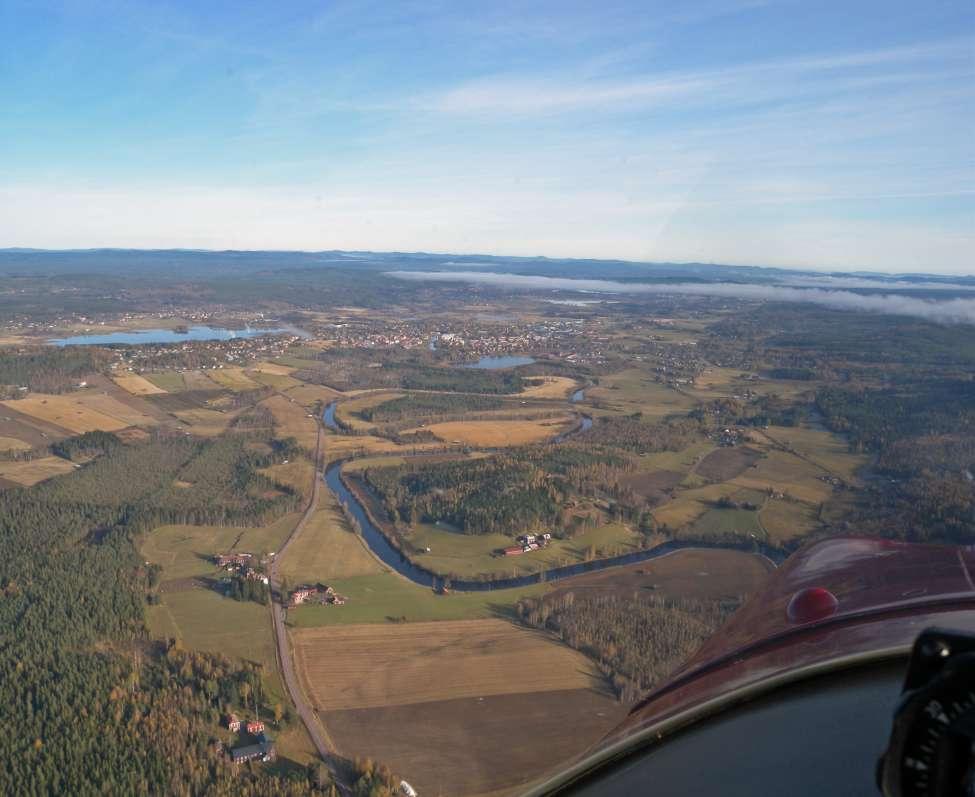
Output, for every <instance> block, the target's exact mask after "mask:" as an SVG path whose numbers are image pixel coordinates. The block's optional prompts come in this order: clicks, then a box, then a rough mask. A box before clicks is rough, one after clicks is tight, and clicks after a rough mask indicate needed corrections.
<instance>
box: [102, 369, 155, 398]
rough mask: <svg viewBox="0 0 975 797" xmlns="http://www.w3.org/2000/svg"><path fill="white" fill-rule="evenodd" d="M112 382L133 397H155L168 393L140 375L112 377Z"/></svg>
mask: <svg viewBox="0 0 975 797" xmlns="http://www.w3.org/2000/svg"><path fill="white" fill-rule="evenodd" d="M112 381H113V382H115V384H116V385H118V386H119V387H120V388H122V389H123V390H125V391H127V392H129V393H131V394H132V395H133V396H154V395H157V394H159V393H165V392H166V391H165V390H163V389H162V388H161V387H159V386H158V385H154V384H153V383H152V382H150V381H149V380H148V379H146V378H145V377H144V376H139V375H138V374H127V375H125V376H115V377H112Z"/></svg>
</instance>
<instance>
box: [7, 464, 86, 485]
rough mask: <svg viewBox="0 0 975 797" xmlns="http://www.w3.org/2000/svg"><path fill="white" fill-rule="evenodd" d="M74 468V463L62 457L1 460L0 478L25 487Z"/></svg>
mask: <svg viewBox="0 0 975 797" xmlns="http://www.w3.org/2000/svg"><path fill="white" fill-rule="evenodd" d="M73 470H74V465H72V464H71V463H70V462H68V461H67V460H66V459H61V457H39V458H38V459H32V460H30V461H26V462H2V461H0V479H4V480H6V481H11V482H14V483H15V484H19V485H21V486H23V487H30V486H31V485H33V484H37V483H38V482H42V481H44V480H45V479H50V478H51V477H52V476H60V475H61V474H62V473H70V472H71V471H73Z"/></svg>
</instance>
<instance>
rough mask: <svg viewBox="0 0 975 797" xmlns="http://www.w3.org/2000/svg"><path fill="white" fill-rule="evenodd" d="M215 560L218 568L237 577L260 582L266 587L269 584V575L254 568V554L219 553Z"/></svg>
mask: <svg viewBox="0 0 975 797" xmlns="http://www.w3.org/2000/svg"><path fill="white" fill-rule="evenodd" d="M213 560H214V562H216V564H217V567H220V568H222V569H224V570H226V571H227V572H228V573H231V574H233V575H235V576H239V577H240V578H245V579H247V580H248V581H260V582H261V583H262V584H264V585H265V586H266V585H267V584H268V583H269V581H268V577H267V575H266V574H265V573H262V572H261V571H260V570H258V569H257V568H256V567H254V564H255V559H254V554H252V553H218V554H217V555H216V556H215V557H214V558H213Z"/></svg>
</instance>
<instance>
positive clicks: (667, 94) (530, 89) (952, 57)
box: [413, 39, 975, 114]
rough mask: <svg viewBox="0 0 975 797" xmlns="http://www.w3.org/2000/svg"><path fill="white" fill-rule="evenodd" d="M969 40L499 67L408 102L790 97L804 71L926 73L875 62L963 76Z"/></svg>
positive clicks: (567, 103)
mask: <svg viewBox="0 0 975 797" xmlns="http://www.w3.org/2000/svg"><path fill="white" fill-rule="evenodd" d="M973 46H975V42H973V41H972V40H969V39H951V40H947V41H939V42H929V43H923V44H917V45H911V46H905V47H894V48H884V49H874V50H864V51H859V52H847V53H836V54H824V55H812V56H803V57H798V58H790V59H779V60H770V61H759V62H754V63H750V64H744V65H734V66H729V67H722V68H712V69H707V70H697V71H692V72H681V73H676V72H663V73H652V74H644V75H640V76H636V77H625V78H621V79H620V78H612V77H600V76H598V75H589V74H588V72H589V70H587V69H580V70H579V71H578V72H576V73H573V72H572V70H569V71H568V74H566V73H565V71H562V72H560V74H559V75H558V76H550V77H547V78H546V77H540V76H539V75H537V74H534V73H533V74H528V75H519V74H501V75H494V76H488V77H485V78H481V79H478V80H473V81H469V82H467V83H463V84H461V85H459V86H454V87H451V88H448V89H446V90H444V91H441V92H439V93H433V94H427V95H423V96H420V97H417V98H415V99H414V100H413V104H414V105H416V106H417V107H421V108H425V109H429V110H437V111H441V112H445V113H516V114H525V113H530V114H538V113H552V112H568V111H581V110H585V109H590V108H607V107H614V106H616V107H619V106H624V107H628V108H631V109H633V108H646V107H648V106H652V105H654V104H656V103H661V102H664V101H677V100H680V101H685V102H686V101H688V100H690V99H693V98H702V99H708V100H709V101H713V100H715V99H720V100H721V102H722V103H728V102H734V101H750V102H754V101H756V100H769V99H772V98H775V97H781V96H785V95H789V96H791V97H794V96H795V95H796V93H797V92H799V93H809V92H810V91H811V90H815V89H816V88H817V87H818V86H817V85H816V84H815V83H812V84H809V83H807V84H803V83H802V82H800V81H799V79H800V78H801V77H803V76H805V77H807V78H809V79H810V80H813V81H815V80H828V85H829V91H830V93H831V94H834V95H835V94H836V93H838V92H840V91H843V90H844V89H845V88H848V89H871V88H876V87H877V86H878V85H880V84H882V83H891V84H903V83H905V82H908V81H912V80H918V79H924V78H925V76H924V74H923V73H919V72H917V71H914V72H908V73H897V72H895V73H890V74H864V72H865V71H869V70H873V69H875V68H878V67H889V66H896V67H898V68H904V67H915V68H919V67H921V66H922V65H925V64H927V65H930V64H937V63H946V62H947V63H954V64H956V65H957V66H959V67H960V69H958V70H957V71H955V72H953V73H951V76H952V77H955V78H964V77H966V76H970V75H971V73H972V63H971V61H972V58H971V53H972V48H973ZM837 73H844V74H837ZM746 90H747V91H746ZM719 94H720V97H718V96H717V95H719Z"/></svg>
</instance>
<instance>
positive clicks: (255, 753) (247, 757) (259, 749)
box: [230, 739, 274, 764]
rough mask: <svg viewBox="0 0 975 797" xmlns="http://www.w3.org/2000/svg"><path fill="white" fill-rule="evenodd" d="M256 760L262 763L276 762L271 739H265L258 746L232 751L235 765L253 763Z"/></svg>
mask: <svg viewBox="0 0 975 797" xmlns="http://www.w3.org/2000/svg"><path fill="white" fill-rule="evenodd" d="M255 758H258V759H260V760H261V761H273V760H274V744H273V743H272V742H271V740H270V739H263V740H262V741H259V742H258V743H257V744H247V745H244V746H243V747H235V748H234V749H233V750H231V751H230V760H231V761H233V762H234V763H235V764H242V763H243V762H244V761H251V760H253V759H255Z"/></svg>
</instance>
